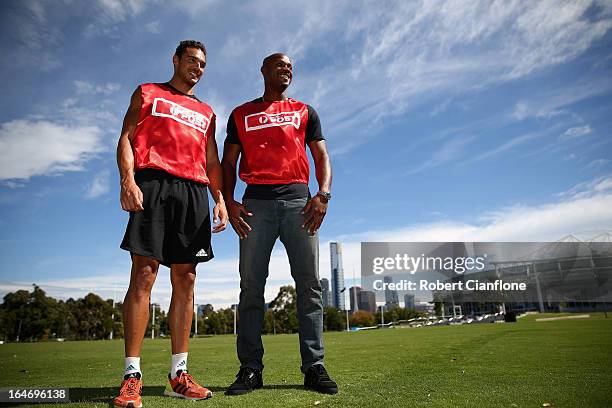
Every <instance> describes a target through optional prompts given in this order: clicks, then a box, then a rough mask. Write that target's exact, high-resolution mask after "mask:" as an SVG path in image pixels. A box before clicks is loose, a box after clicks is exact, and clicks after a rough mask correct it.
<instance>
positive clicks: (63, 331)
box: [0, 285, 419, 342]
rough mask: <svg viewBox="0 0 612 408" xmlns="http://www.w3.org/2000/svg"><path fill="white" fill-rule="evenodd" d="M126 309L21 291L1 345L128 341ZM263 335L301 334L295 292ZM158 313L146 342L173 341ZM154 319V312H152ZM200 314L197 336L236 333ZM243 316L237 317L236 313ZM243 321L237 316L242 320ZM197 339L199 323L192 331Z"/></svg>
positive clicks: (339, 315) (327, 315)
mask: <svg viewBox="0 0 612 408" xmlns="http://www.w3.org/2000/svg"><path fill="white" fill-rule="evenodd" d="M122 306H123V305H122V303H121V302H113V300H112V299H106V300H104V299H102V298H101V297H100V296H98V295H96V294H94V293H89V294H87V295H86V296H85V297H83V298H79V299H72V298H70V299H68V300H65V301H64V300H57V299H54V298H53V297H50V296H47V294H46V293H45V291H44V290H43V289H41V288H40V287H38V286H36V285H33V289H32V291H27V290H18V291H16V292H11V293H8V294H7V295H5V296H4V299H3V302H2V304H1V305H0V339H2V340H3V341H21V342H23V341H45V340H53V339H66V340H96V339H110V338H122V337H123V313H122ZM266 306H267V307H266V311H265V314H264V324H263V327H262V333H263V334H281V333H297V331H298V320H297V297H296V292H295V289H294V288H293V287H292V286H290V285H287V286H282V287H281V288H280V290H279V292H278V295H277V296H276V297H275V298H274V300H273V301H272V302H270V303H269V304H268V305H266ZM151 307H152V308H155V322H154V323H153V326H152V319H151V318H150V319H149V323H148V326H147V331H146V336H151V330H152V329H153V332H154V333H155V336H156V337H165V336H168V335H169V334H170V333H169V328H168V316H167V314H166V312H165V311H162V310H160V307H159V305H155V304H154V305H151ZM150 312H151V314H152V313H153V311H152V310H151V311H150ZM198 312H199V313H197V319H198V320H197V334H198V335H203V334H206V335H215V334H231V333H234V313H235V312H234V310H233V309H231V308H222V309H218V310H215V309H214V308H213V306H212V305H210V304H206V305H203V306H202V307H201V308H199V310H198ZM236 313H237V312H236ZM384 314H385V316H384V319H385V322H389V321H397V320H401V319H410V318H412V317H416V316H418V315H419V314H418V312H415V311H414V310H409V309H404V308H400V307H396V308H393V309H391V310H387V311H385V313H384ZM239 318H240V316H239V315H237V316H236V319H239ZM194 319H195V317H194ZM381 320H382V318H381V314H380V312H377V313H376V314H372V313H369V312H366V311H363V310H360V311H357V312H356V313H353V314H352V315H350V317H349V325H350V326H351V327H353V326H357V327H367V326H374V325H376V324H379V323H381ZM324 328H325V330H346V314H345V312H344V311H342V310H338V309H335V308H332V307H327V308H325V309H324ZM191 330H192V334H196V333H195V330H196V322H195V321H194V322H193V324H192V327H191Z"/></svg>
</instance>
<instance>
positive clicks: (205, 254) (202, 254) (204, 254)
mask: <svg viewBox="0 0 612 408" xmlns="http://www.w3.org/2000/svg"><path fill="white" fill-rule="evenodd" d="M196 256H208V253H207V252H206V251H205V250H204V249H200V250H199V251H198V253H197V254H196Z"/></svg>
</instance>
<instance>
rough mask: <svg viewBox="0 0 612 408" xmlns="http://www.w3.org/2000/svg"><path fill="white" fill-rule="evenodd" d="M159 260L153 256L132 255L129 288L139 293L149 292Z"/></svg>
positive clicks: (146, 293) (145, 293) (155, 275)
mask: <svg viewBox="0 0 612 408" xmlns="http://www.w3.org/2000/svg"><path fill="white" fill-rule="evenodd" d="M158 269H159V262H158V261H156V260H155V259H153V258H149V257H146V256H141V255H133V256H132V275H131V279H130V290H131V291H133V292H136V293H137V294H139V295H148V294H150V293H151V289H152V288H153V284H154V283H155V278H156V277H157V270H158Z"/></svg>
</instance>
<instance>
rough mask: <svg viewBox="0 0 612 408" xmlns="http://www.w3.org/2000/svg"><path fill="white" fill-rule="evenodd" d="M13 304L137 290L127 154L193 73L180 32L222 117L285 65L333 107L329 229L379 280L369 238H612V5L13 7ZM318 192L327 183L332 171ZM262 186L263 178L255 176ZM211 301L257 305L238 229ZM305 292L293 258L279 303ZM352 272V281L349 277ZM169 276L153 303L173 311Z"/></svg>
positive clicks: (115, 2)
mask: <svg viewBox="0 0 612 408" xmlns="http://www.w3.org/2000/svg"><path fill="white" fill-rule="evenodd" d="M0 10H1V16H0V19H1V24H0V31H1V34H2V35H1V36H0V47H1V51H2V55H3V58H2V60H1V61H0V69H1V70H2V74H3V77H4V81H3V84H2V98H1V100H0V104H1V105H0V163H1V164H0V243H1V244H2V245H1V247H0V248H1V251H2V252H1V254H2V258H3V263H2V266H1V267H0V295H4V294H5V293H6V292H8V291H13V290H16V289H18V288H27V287H29V285H31V284H32V283H33V282H35V283H37V284H39V285H41V286H42V287H43V288H44V289H45V290H47V292H48V293H50V294H51V295H53V296H56V297H60V298H67V297H70V296H73V297H74V296H83V295H84V294H86V293H87V292H89V291H95V292H96V293H99V294H101V295H102V296H104V297H106V298H109V297H112V296H113V294H115V295H116V297H117V299H120V298H122V297H123V295H124V293H125V290H126V289H127V284H128V277H129V265H130V261H129V255H128V254H127V253H125V252H124V251H122V250H120V249H119V243H120V241H121V238H122V236H123V233H124V229H125V224H126V220H127V213H125V212H123V211H122V210H121V208H120V205H119V201H118V195H119V192H118V175H117V169H116V164H115V146H116V142H117V138H118V135H119V131H120V127H121V120H122V117H123V114H124V112H125V109H126V108H127V105H128V102H129V97H130V95H131V93H132V91H133V90H134V89H135V87H136V86H137V85H138V84H139V83H142V82H163V81H166V80H168V79H169V78H170V77H171V75H172V64H171V57H172V54H173V51H174V48H175V47H176V45H177V44H178V42H179V41H180V40H183V39H197V40H201V41H203V42H204V43H205V44H206V46H207V49H208V65H207V68H206V72H205V75H204V78H203V80H202V81H201V83H200V84H199V85H198V86H197V88H196V94H197V95H198V96H199V97H200V98H201V99H203V100H205V101H207V102H208V103H209V104H210V105H211V106H212V107H213V109H214V110H215V112H216V113H217V116H218V119H219V121H218V127H217V143H218V145H219V146H220V148H221V146H222V143H223V140H224V138H225V133H224V132H225V122H226V120H227V116H228V114H229V113H230V112H231V110H232V108H233V107H234V106H236V105H239V104H241V103H243V102H244V101H246V100H251V99H253V98H255V97H257V96H260V95H261V93H262V80H261V75H260V73H259V67H260V64H261V60H262V58H263V57H265V56H266V55H268V54H270V53H272V52H276V51H282V52H285V53H287V54H288V55H289V56H290V57H292V58H293V60H294V65H295V70H294V82H293V84H292V85H291V87H290V88H289V92H288V93H289V95H290V96H292V97H294V98H296V99H300V100H303V101H305V102H307V103H309V104H311V105H313V106H314V107H315V108H316V109H317V111H318V113H319V116H320V118H321V122H322V126H323V132H324V134H325V136H326V138H327V142H328V147H329V150H330V152H331V157H332V165H333V169H334V181H333V189H332V190H333V195H334V196H333V200H332V204H331V207H330V209H329V212H328V215H327V217H326V220H325V223H324V226H323V228H322V230H321V232H320V233H321V276H322V277H326V276H329V249H328V248H329V242H330V241H335V240H339V241H341V242H343V243H344V252H345V253H344V258H345V260H344V261H345V275H346V276H347V277H348V278H351V277H352V275H353V271H354V273H355V275H356V276H357V277H358V276H359V272H360V269H359V268H360V266H359V256H360V254H359V243H360V242H361V241H532V240H542V241H544V240H556V239H558V238H560V237H562V236H564V235H567V234H569V233H574V234H576V235H577V236H578V237H580V238H585V239H586V238H590V237H592V236H594V235H597V234H598V233H599V232H602V231H610V229H612V162H611V158H612V154H611V153H612V138H611V136H612V135H611V134H610V130H609V129H610V127H611V125H612V115H611V113H612V75H611V73H612V69H611V68H612V52H611V51H612V47H611V45H612V30H611V28H612V2H610V1H568V2H564V1H540V2H530V1H525V2H506V1H502V2H490V1H483V2H478V1H471V2H452V1H449V2H444V1H426V2H403V1H398V2H391V1H390V2H383V3H380V2H352V1H351V2H349V1H347V2H325V1H308V2H280V1H277V2H276V1H265V2H264V1H261V2H222V1H190V0H181V1H175V2H173V3H172V5H169V4H168V2H162V1H155V0H131V1H119V0H98V1H92V2H85V1H75V0H64V1H60V0H57V1H4V2H2V3H1V4H0ZM311 185H312V187H311V189H313V190H316V184H314V183H312V184H311ZM239 190H240V191H241V190H242V187H240V188H239ZM213 246H214V249H215V253H216V258H215V260H214V261H212V262H210V263H208V264H204V265H201V266H200V267H199V269H198V275H199V276H198V283H197V287H196V299H197V302H198V303H212V304H214V305H215V306H228V305H230V304H232V303H236V302H237V295H238V291H239V282H238V272H237V249H238V242H237V237H236V235H235V234H234V233H233V231H231V230H228V231H226V232H224V233H223V234H221V235H217V236H215V239H214V242H213ZM289 282H291V278H290V275H289V271H288V264H287V261H286V260H285V255H284V251H283V248H282V246H281V245H280V244H279V245H278V246H277V248H276V249H275V252H274V254H273V257H272V262H271V267H270V278H269V281H268V285H267V291H266V298H267V299H269V300H271V299H272V298H273V297H274V295H275V294H276V292H277V290H278V287H279V286H281V285H282V284H284V283H289ZM348 283H349V284H351V283H352V281H351V280H350V279H349V282H348ZM169 297H170V285H169V277H168V272H167V270H166V269H162V270H161V271H160V274H159V277H158V281H157V283H156V286H155V289H154V292H153V300H154V301H155V302H159V303H161V304H162V306H163V307H166V306H167V304H168V303H169Z"/></svg>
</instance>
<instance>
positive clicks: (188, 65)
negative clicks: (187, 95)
mask: <svg viewBox="0 0 612 408" xmlns="http://www.w3.org/2000/svg"><path fill="white" fill-rule="evenodd" d="M172 62H173V64H174V76H175V77H176V78H178V79H180V80H181V81H183V82H184V83H185V84H187V85H189V86H194V85H195V84H197V83H198V81H199V80H200V78H202V75H203V74H204V67H206V55H204V53H203V52H202V50H200V49H199V48H187V49H185V52H183V54H182V55H181V56H180V58H179V57H178V55H174V57H173V58H172Z"/></svg>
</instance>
